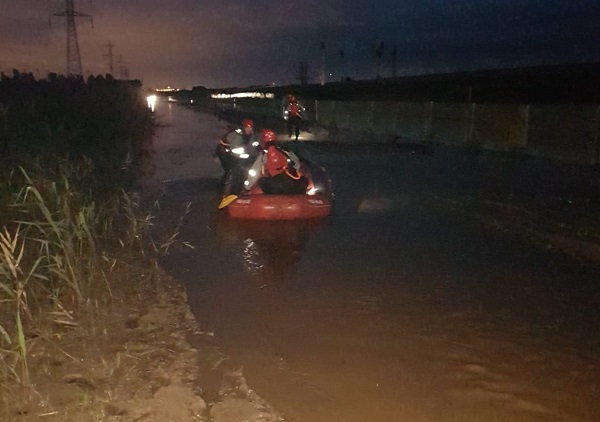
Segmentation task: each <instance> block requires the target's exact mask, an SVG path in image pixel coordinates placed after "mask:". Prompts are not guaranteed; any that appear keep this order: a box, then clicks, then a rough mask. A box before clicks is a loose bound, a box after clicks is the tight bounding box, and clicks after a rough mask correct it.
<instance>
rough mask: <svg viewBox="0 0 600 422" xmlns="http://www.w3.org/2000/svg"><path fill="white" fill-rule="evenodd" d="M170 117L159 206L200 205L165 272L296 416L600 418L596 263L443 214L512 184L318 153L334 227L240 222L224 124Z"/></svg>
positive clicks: (248, 372)
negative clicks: (452, 202)
mask: <svg viewBox="0 0 600 422" xmlns="http://www.w3.org/2000/svg"><path fill="white" fill-rule="evenodd" d="M162 107H163V109H162V113H163V114H162V115H161V116H162V118H164V119H165V120H167V121H169V123H170V125H171V126H169V127H163V128H161V130H160V131H159V134H158V138H157V140H156V153H155V158H156V160H157V172H156V173H157V177H158V178H159V179H161V180H163V181H164V183H163V186H164V188H165V193H164V196H163V197H162V198H161V203H162V210H163V211H162V212H163V213H164V214H165V215H169V216H170V218H171V219H173V220H176V216H177V215H178V213H181V212H182V210H183V209H184V208H185V204H187V203H191V212H190V213H189V214H188V215H187V216H186V218H185V220H184V225H183V227H182V230H181V238H182V240H186V241H189V242H190V243H191V244H193V245H194V247H195V248H194V249H190V248H185V247H178V246H175V247H174V248H173V249H172V252H171V254H170V255H169V256H168V257H166V258H165V259H164V260H163V262H162V265H163V266H164V267H165V268H166V269H167V270H169V271H170V272H171V273H172V274H173V275H174V276H175V277H177V278H178V279H180V280H181V281H182V282H184V283H185V285H186V289H187V294H188V298H189V303H190V307H191V309H192V312H193V313H194V315H195V316H196V318H197V319H198V321H199V323H200V325H201V327H202V328H203V330H205V331H209V332H214V339H213V341H214V342H215V343H216V344H217V345H219V347H221V348H223V350H224V351H226V352H227V353H229V354H230V355H231V356H232V360H233V361H235V362H236V363H237V364H239V365H240V366H241V367H243V371H244V374H245V376H246V378H247V379H248V382H249V384H250V386H251V387H252V388H253V389H254V390H255V391H256V392H257V393H258V394H259V395H261V396H262V397H263V398H265V399H266V400H267V401H268V402H270V403H271V404H272V405H273V406H274V407H275V408H276V409H278V410H279V411H280V412H282V413H283V415H284V416H285V417H286V420H289V421H296V422H321V421H323V422H324V421H364V420H373V421H390V422H391V421H461V422H462V421H464V422H470V421H482V420H486V421H563V420H569V421H595V420H600V407H599V406H598V399H599V398H600V358H599V356H598V349H597V346H598V329H597V327H598V322H599V318H598V311H597V308H598V304H600V302H599V294H598V286H597V282H598V280H599V279H600V277H598V275H599V274H598V269H597V267H595V266H594V265H592V264H589V263H582V262H578V261H577V260H573V259H570V258H567V257H564V256H562V255H560V254H557V253H553V252H552V251H551V250H545V249H540V248H539V247H533V246H531V245H527V244H524V243H520V242H517V241H515V239H514V238H512V237H510V236H506V235H503V234H502V233H498V232H496V231H493V230H491V229H490V228H489V227H488V226H484V225H483V224H481V223H479V222H476V221H473V220H469V219H466V218H465V217H464V215H463V214H461V213H457V212H452V210H449V209H447V208H443V207H432V206H431V203H430V198H431V197H435V196H436V195H438V194H440V193H445V194H452V195H455V196H456V198H459V197H461V198H464V197H465V196H466V197H472V196H473V195H480V194H485V192H488V191H489V187H490V184H493V186H494V187H496V188H497V189H499V190H502V189H503V188H506V187H507V186H508V187H510V183H514V180H513V181H510V183H509V182H508V181H505V180H501V181H500V180H498V177H496V178H494V179H493V180H492V181H490V178H489V177H487V179H486V178H484V177H480V178H479V179H475V180H474V181H473V179H471V178H469V175H468V174H465V172H468V171H470V172H472V174H473V172H474V174H477V175H478V176H481V173H480V172H479V173H477V172H476V171H475V170H474V169H473V167H475V166H482V168H487V167H486V166H487V164H486V163H482V159H481V158H473V157H470V158H464V157H463V156H458V157H459V158H457V156H454V155H451V154H447V153H443V152H442V153H440V154H434V155H433V156H430V155H424V154H413V153H412V152H410V151H409V152H408V153H407V152H406V151H401V152H395V151H394V150H391V149H386V148H378V149H373V150H360V151H359V152H357V150H356V149H355V148H343V149H339V150H336V149H335V148H332V147H328V148H319V146H318V145H315V144H311V145H310V146H308V145H307V146H306V147H305V152H306V153H307V154H309V155H311V157H312V158H313V159H315V160H316V161H317V162H319V163H320V164H322V165H324V166H326V168H327V169H328V170H329V172H330V174H331V177H332V181H333V184H334V187H335V190H336V201H335V206H334V213H333V215H332V216H330V217H329V218H327V219H323V220H319V221H297V222H244V221H233V220H230V219H228V218H226V217H225V216H224V215H223V214H221V213H219V212H218V211H217V210H216V204H217V203H218V200H219V190H218V183H217V181H218V167H215V166H216V165H217V164H216V162H215V161H214V160H213V159H212V157H210V153H211V152H212V148H213V145H214V143H213V142H214V139H216V136H217V135H218V134H220V131H222V130H224V126H225V125H224V123H223V122H219V121H218V120H216V119H215V118H213V117H212V116H207V115H203V114H199V113H195V112H193V111H191V110H189V109H184V108H180V107H176V108H173V107H175V106H172V105H171V106H169V109H168V110H169V111H168V112H167V111H166V110H167V109H166V107H167V105H164V104H163V106H162ZM158 110H159V111H158V112H159V113H160V112H161V109H160V108H159V109H158ZM443 154H446V155H443ZM440 155H442V156H440ZM469 160H475V163H473V161H469ZM477 160H479V161H477ZM465 167H468V169H467V170H465ZM166 180H168V181H166ZM500 185H501V186H500ZM480 192H483V193H480ZM167 219H168V218H167Z"/></svg>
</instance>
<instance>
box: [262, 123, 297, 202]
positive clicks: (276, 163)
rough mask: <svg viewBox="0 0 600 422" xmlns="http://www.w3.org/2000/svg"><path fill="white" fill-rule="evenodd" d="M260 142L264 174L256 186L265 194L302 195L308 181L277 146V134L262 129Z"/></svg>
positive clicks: (287, 155)
mask: <svg viewBox="0 0 600 422" xmlns="http://www.w3.org/2000/svg"><path fill="white" fill-rule="evenodd" d="M261 141H262V143H263V148H264V149H265V151H266V152H265V156H264V166H263V167H264V172H263V176H262V177H261V178H260V179H259V180H258V184H259V186H260V188H261V189H262V191H263V192H264V193H265V194H271V195H293V194H304V193H306V188H307V187H308V179H307V178H306V177H303V176H302V174H300V173H299V171H298V167H299V164H298V163H295V162H294V160H293V159H292V158H291V157H290V155H289V154H288V153H286V152H285V151H284V150H283V149H282V148H281V147H280V146H279V145H278V144H277V134H276V133H275V132H274V131H273V130H271V129H264V130H263V131H262V133H261Z"/></svg>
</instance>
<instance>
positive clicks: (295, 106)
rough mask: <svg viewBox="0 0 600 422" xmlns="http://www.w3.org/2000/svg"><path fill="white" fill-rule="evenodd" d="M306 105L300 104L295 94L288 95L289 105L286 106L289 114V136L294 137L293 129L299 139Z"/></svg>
mask: <svg viewBox="0 0 600 422" xmlns="http://www.w3.org/2000/svg"><path fill="white" fill-rule="evenodd" d="M303 110H304V107H302V106H301V105H300V103H299V102H298V100H297V99H296V97H295V96H293V95H290V96H289V97H288V105H287V108H286V114H287V129H288V136H289V137H290V138H291V137H292V131H293V132H294V135H295V137H296V141H297V140H298V136H300V123H301V122H302V117H303V116H302V111H303Z"/></svg>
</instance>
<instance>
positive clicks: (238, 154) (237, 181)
mask: <svg viewBox="0 0 600 422" xmlns="http://www.w3.org/2000/svg"><path fill="white" fill-rule="evenodd" d="M258 146H259V142H258V141H257V140H256V139H255V137H254V122H253V121H252V120H250V119H244V120H242V124H241V127H239V128H237V129H235V130H232V131H230V132H228V133H226V134H225V135H224V136H223V137H222V138H221V139H220V140H219V145H218V146H217V151H216V155H217V157H218V158H219V160H220V161H221V165H222V166H223V170H225V175H224V179H223V182H224V191H223V201H224V202H223V201H222V203H221V204H225V203H227V202H228V201H229V202H231V201H233V200H235V198H237V195H239V194H240V193H241V192H242V191H243V189H244V180H245V178H246V173H247V171H248V168H249V166H251V165H252V163H253V162H254V160H255V159H256V157H257V156H258V154H259V153H258V150H257V148H258ZM224 206H225V205H224ZM220 207H221V206H220Z"/></svg>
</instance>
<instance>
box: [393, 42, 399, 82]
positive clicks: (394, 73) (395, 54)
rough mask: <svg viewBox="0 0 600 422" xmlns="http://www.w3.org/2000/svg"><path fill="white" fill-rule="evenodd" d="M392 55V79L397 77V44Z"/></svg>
mask: <svg viewBox="0 0 600 422" xmlns="http://www.w3.org/2000/svg"><path fill="white" fill-rule="evenodd" d="M392 55H393V56H394V57H393V60H394V62H393V63H392V66H393V67H392V78H395V77H396V58H397V56H398V48H397V47H396V44H394V50H393V51H392Z"/></svg>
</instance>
